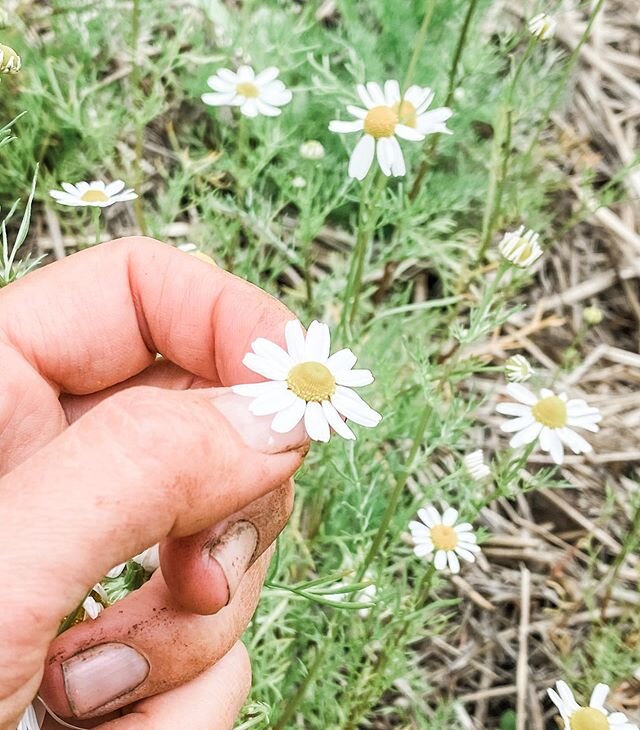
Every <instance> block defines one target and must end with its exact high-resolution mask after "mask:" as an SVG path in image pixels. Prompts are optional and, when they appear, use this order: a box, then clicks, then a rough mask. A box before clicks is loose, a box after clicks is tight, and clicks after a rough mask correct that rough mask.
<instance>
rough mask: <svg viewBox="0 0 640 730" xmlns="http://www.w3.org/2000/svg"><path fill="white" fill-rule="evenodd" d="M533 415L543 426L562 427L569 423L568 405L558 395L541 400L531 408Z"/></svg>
mask: <svg viewBox="0 0 640 730" xmlns="http://www.w3.org/2000/svg"><path fill="white" fill-rule="evenodd" d="M531 413H532V414H533V417H534V418H535V419H536V421H538V423H541V424H542V425H543V426H548V427H549V428H562V427H563V426H566V425H567V406H566V405H565V402H564V401H563V400H562V399H561V398H558V396H557V395H550V396H547V397H546V398H542V399H541V400H539V401H538V402H537V403H536V404H535V406H533V408H532V409H531Z"/></svg>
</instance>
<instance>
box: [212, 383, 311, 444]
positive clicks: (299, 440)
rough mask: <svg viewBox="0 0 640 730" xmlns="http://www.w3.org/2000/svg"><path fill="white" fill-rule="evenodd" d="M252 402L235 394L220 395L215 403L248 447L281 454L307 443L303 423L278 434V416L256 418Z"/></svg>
mask: <svg viewBox="0 0 640 730" xmlns="http://www.w3.org/2000/svg"><path fill="white" fill-rule="evenodd" d="M251 401H252V399H251V398H247V397H246V396H243V395H239V394H237V393H231V392H229V393H225V394H224V395H220V396H217V397H216V398H215V400H214V401H213V402H214V405H215V407H216V408H217V409H218V410H219V411H220V412H221V413H222V415H223V416H224V417H225V418H226V419H227V421H229V423H230V424H231V425H232V426H233V428H234V429H235V430H236V431H237V432H238V433H239V434H240V436H241V437H242V439H243V440H244V442H245V443H246V444H247V446H250V447H251V448H253V449H257V450H258V451H262V452H263V453H265V454H279V453H282V452H284V451H293V450H294V449H298V448H300V447H301V446H302V445H303V444H305V443H306V442H307V440H308V436H307V433H306V431H305V428H304V425H303V423H302V421H301V422H300V423H299V424H298V425H297V426H296V427H295V428H293V429H292V430H291V431H289V433H276V432H275V431H274V430H273V429H272V428H271V422H272V421H273V418H274V416H273V415H271V416H255V415H254V414H253V413H251V411H250V410H249V406H250V404H251Z"/></svg>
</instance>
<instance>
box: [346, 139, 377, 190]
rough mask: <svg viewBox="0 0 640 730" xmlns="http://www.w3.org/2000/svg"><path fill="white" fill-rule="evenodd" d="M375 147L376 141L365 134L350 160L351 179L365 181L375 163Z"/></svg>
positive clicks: (349, 173)
mask: <svg viewBox="0 0 640 730" xmlns="http://www.w3.org/2000/svg"><path fill="white" fill-rule="evenodd" d="M375 146H376V145H375V140H374V139H373V137H372V136H371V135H370V134H365V135H363V136H362V137H361V138H360V139H359V140H358V144H356V146H355V147H354V149H353V152H352V153H351V157H350V159H349V171H348V175H349V177H354V178H355V179H356V180H364V178H365V177H366V176H367V173H368V172H369V169H370V167H371V163H372V162H373V155H374V152H375Z"/></svg>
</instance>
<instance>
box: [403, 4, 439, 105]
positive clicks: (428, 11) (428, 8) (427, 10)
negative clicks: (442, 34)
mask: <svg viewBox="0 0 640 730" xmlns="http://www.w3.org/2000/svg"><path fill="white" fill-rule="evenodd" d="M435 7H436V3H435V0H425V4H424V17H423V18H422V23H421V25H420V29H419V30H418V35H417V37H416V41H415V46H414V48H413V54H412V55H411V60H410V61H409V66H408V67H407V73H406V74H405V77H404V82H403V84H402V93H404V92H405V91H406V90H407V89H408V88H409V86H411V84H412V83H413V77H414V76H415V73H416V68H417V67H418V60H419V59H420V54H421V53H422V50H423V48H424V44H425V41H426V40H427V30H428V29H429V23H430V22H431V16H432V15H433V11H434V8H435Z"/></svg>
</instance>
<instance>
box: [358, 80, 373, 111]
mask: <svg viewBox="0 0 640 730" xmlns="http://www.w3.org/2000/svg"><path fill="white" fill-rule="evenodd" d="M356 91H357V92H358V96H359V97H360V99H361V100H362V103H363V104H364V106H365V108H366V109H371V107H374V106H375V105H376V104H375V102H374V101H373V99H372V98H371V97H370V96H369V92H368V91H367V89H366V87H365V86H364V84H357V85H356Z"/></svg>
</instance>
